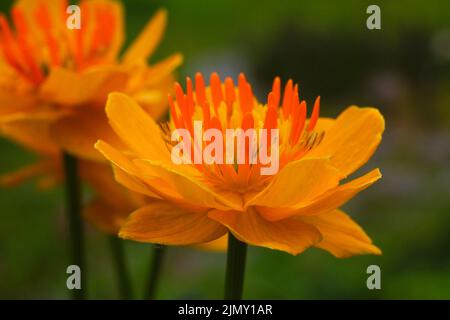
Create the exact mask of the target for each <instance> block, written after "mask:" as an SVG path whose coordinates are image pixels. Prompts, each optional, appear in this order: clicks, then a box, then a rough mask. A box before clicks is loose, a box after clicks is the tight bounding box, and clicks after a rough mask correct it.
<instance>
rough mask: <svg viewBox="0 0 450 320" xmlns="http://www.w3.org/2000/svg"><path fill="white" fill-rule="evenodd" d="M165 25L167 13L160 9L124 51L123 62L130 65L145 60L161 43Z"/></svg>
mask: <svg viewBox="0 0 450 320" xmlns="http://www.w3.org/2000/svg"><path fill="white" fill-rule="evenodd" d="M166 24H167V12H166V10H164V9H160V10H159V11H158V12H157V13H155V15H154V16H153V17H152V18H151V20H150V21H149V22H148V23H147V25H146V26H145V28H144V30H142V31H141V33H140V34H139V36H138V37H137V38H136V40H135V41H134V42H133V43H132V44H131V45H130V47H129V48H128V49H127V50H126V52H125V53H124V55H123V62H124V63H126V64H131V63H134V62H136V61H141V60H146V59H147V58H148V57H149V56H150V55H151V54H152V53H153V51H154V50H155V49H156V47H157V46H158V44H159V42H160V41H161V39H162V36H163V34H164V31H165V29H166Z"/></svg>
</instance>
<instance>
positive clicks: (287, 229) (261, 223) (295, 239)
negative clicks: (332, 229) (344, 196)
mask: <svg viewBox="0 0 450 320" xmlns="http://www.w3.org/2000/svg"><path fill="white" fill-rule="evenodd" d="M208 216H209V217H210V218H211V219H214V220H216V221H218V222H220V223H222V224H223V225H225V226H227V227H228V228H229V229H230V231H231V232H232V233H233V235H235V236H236V237H237V238H238V239H239V240H241V241H243V242H245V243H248V244H251V245H255V246H260V247H266V248H270V249H276V250H281V251H286V252H288V253H290V254H293V255H296V254H299V253H301V252H303V251H304V250H305V249H307V248H309V247H310V246H312V245H314V244H316V243H317V242H319V241H320V240H321V235H320V233H319V231H318V230H317V229H316V228H314V227H313V226H311V225H309V224H306V223H304V222H302V221H299V220H298V219H297V220H293V219H286V220H282V221H277V222H269V221H267V220H265V219H263V218H262V217H261V216H260V215H259V214H258V213H257V212H256V211H255V210H248V211H247V212H237V211H220V210H212V211H210V212H209V213H208Z"/></svg>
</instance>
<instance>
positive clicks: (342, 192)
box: [258, 169, 381, 221]
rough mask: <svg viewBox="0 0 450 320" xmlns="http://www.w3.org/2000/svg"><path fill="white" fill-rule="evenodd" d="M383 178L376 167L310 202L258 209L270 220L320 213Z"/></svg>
mask: <svg viewBox="0 0 450 320" xmlns="http://www.w3.org/2000/svg"><path fill="white" fill-rule="evenodd" d="M380 178H381V172H380V170H379V169H374V170H372V171H371V172H369V173H367V174H365V175H364V176H362V177H359V178H357V179H354V180H352V181H350V182H347V183H345V184H343V185H340V186H338V187H337V188H334V189H332V190H329V191H328V192H326V193H324V194H323V195H321V196H320V197H318V198H316V199H314V200H313V201H311V202H310V203H309V204H306V205H305V204H304V203H303V204H299V205H296V206H293V207H291V208H277V209H276V210H275V209H272V208H267V207H258V211H259V212H260V213H261V214H262V215H263V216H264V218H265V219H267V220H269V221H276V220H280V219H285V218H288V217H292V216H296V215H318V214H322V213H326V212H329V211H331V210H333V209H336V208H339V207H340V206H342V205H343V204H344V203H346V202H347V201H348V200H350V199H351V198H353V197H354V196H355V195H356V194H358V193H359V192H361V191H362V190H364V189H366V188H368V187H369V186H371V185H372V184H373V183H375V182H376V181H377V180H378V179H380Z"/></svg>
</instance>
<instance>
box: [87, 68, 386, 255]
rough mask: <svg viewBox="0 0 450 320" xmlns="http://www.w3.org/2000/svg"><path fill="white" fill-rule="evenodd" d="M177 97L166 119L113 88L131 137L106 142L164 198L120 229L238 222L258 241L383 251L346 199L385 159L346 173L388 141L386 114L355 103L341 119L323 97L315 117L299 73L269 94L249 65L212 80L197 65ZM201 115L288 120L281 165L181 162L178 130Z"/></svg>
mask: <svg viewBox="0 0 450 320" xmlns="http://www.w3.org/2000/svg"><path fill="white" fill-rule="evenodd" d="M175 97H176V99H175V101H173V99H172V98H169V103H170V106H171V108H170V111H171V119H170V121H169V122H168V123H167V124H165V125H164V126H162V127H160V126H158V125H157V124H156V123H155V121H154V120H153V119H152V118H151V117H149V116H148V115H147V114H146V112H145V111H144V110H143V109H142V108H141V107H140V106H139V104H138V103H136V102H135V101H134V100H133V99H132V98H130V97H128V96H127V95H124V94H120V93H113V94H111V95H110V96H109V99H108V102H107V105H106V113H107V116H108V118H109V121H110V124H111V126H112V128H113V129H114V131H115V132H116V134H117V135H118V136H119V137H120V138H121V139H122V141H123V142H124V144H125V147H124V146H123V145H122V144H118V145H116V144H113V143H108V142H106V141H103V140H99V141H98V142H97V144H96V148H97V149H98V150H100V151H101V152H102V153H103V155H104V156H105V157H106V158H107V159H108V160H109V161H110V162H111V163H112V164H113V168H114V173H115V177H116V180H117V181H118V182H119V183H121V184H122V185H123V186H125V187H127V188H129V189H130V190H133V191H134V192H138V193H141V194H143V195H146V196H148V197H151V198H154V199H155V201H153V202H152V203H150V204H148V205H146V206H142V207H141V208H140V209H138V210H136V211H134V212H133V213H132V214H131V215H130V217H129V218H128V220H127V222H126V223H125V225H124V226H123V227H122V229H121V231H120V233H119V236H121V237H123V238H127V239H133V240H136V241H142V242H153V243H160V244H168V245H190V244H198V243H204V242H208V241H212V240H215V239H218V238H220V237H222V236H223V235H225V234H226V233H227V232H228V231H229V232H231V233H232V234H233V235H234V236H235V237H237V238H238V239H239V240H241V241H243V242H246V243H248V244H251V245H256V246H262V247H268V248H271V249H277V250H282V251H286V252H289V253H291V254H298V253H300V252H302V251H304V250H305V249H307V248H308V247H311V246H315V247H319V248H322V249H324V250H327V251H329V252H331V253H332V254H333V255H335V256H337V257H346V256H351V255H354V254H365V253H369V254H380V253H381V251H380V250H379V249H378V248H377V247H376V246H374V245H373V244H372V242H371V240H370V238H369V237H368V236H367V235H366V234H365V233H364V231H363V230H362V229H361V228H360V227H359V226H358V225H357V224H356V223H355V222H354V221H353V220H352V219H351V218H350V217H349V216H347V215H346V214H345V213H344V212H343V211H341V210H340V209H339V207H341V206H342V205H343V204H344V203H345V202H347V201H348V200H350V199H351V198H352V197H353V196H355V195H356V194H357V193H358V192H360V191H362V190H364V189H366V188H367V187H369V186H370V185H371V184H372V183H374V182H375V181H377V180H378V179H379V178H380V177H381V174H380V171H379V170H378V169H375V170H373V171H370V172H369V173H367V174H365V175H363V176H362V177H359V178H357V179H354V180H352V181H349V182H344V183H343V182H342V180H343V179H344V178H346V177H347V176H349V175H350V174H351V173H352V172H354V171H355V170H356V169H358V168H359V167H361V166H362V165H363V164H364V163H366V162H367V160H368V159H369V158H370V156H371V155H372V154H373V152H374V151H375V149H376V147H377V146H378V144H379V143H380V141H381V134H382V132H383V130H384V119H383V117H382V115H381V114H380V113H379V112H378V110H377V109H374V108H359V107H356V106H351V107H349V108H347V109H346V110H345V111H344V112H343V113H341V114H340V115H339V116H338V117H337V118H336V119H329V118H320V117H319V108H320V100H319V98H318V99H316V101H315V103H314V107H313V109H312V112H311V117H310V118H309V119H307V106H306V102H305V101H301V100H300V99H299V95H298V89H297V85H294V84H293V82H292V80H289V81H288V83H287V85H286V88H285V90H284V93H283V94H282V92H281V90H280V79H279V78H276V79H275V81H274V84H273V89H272V91H271V92H270V93H269V95H268V99H267V103H266V104H260V103H258V101H257V100H256V99H255V98H254V96H253V93H252V88H251V86H250V84H249V83H248V82H247V81H246V79H245V77H244V75H242V74H241V75H240V76H239V79H238V85H237V87H236V86H235V85H234V84H233V80H232V79H231V78H227V79H225V81H224V82H223V83H222V82H221V80H220V78H219V76H218V75H217V74H215V73H213V74H212V75H211V79H210V86H209V87H208V88H206V87H205V83H204V80H203V77H202V75H200V74H197V75H196V79H195V88H194V86H193V84H192V81H191V80H190V79H187V86H186V93H184V92H183V90H182V88H181V86H180V85H179V84H175ZM281 101H282V103H281V106H280V102H281ZM194 121H201V122H202V124H203V130H206V129H210V128H215V129H218V130H219V131H221V132H224V131H225V130H226V129H230V128H231V129H233V128H234V129H236V128H242V129H245V130H246V129H250V128H254V129H256V130H258V131H260V130H261V129H279V159H280V163H279V165H280V170H279V172H278V173H276V174H275V175H261V171H260V169H261V167H262V164H261V163H256V164H249V163H243V164H237V163H232V164H217V163H213V164H206V163H201V164H198V163H197V164H195V163H194V164H186V163H184V164H174V163H173V162H172V160H171V151H172V148H173V144H172V142H171V132H173V131H174V130H175V129H179V128H184V129H187V130H188V131H189V132H191V133H192V132H193V130H194V129H193V126H194ZM203 143H204V142H203ZM205 146H206V144H205ZM196 147H198V146H194V147H193V148H196ZM245 151H246V152H247V154H248V152H249V150H248V149H247V150H245ZM258 152H261V150H259V151H258Z"/></svg>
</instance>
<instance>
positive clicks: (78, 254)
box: [63, 153, 86, 300]
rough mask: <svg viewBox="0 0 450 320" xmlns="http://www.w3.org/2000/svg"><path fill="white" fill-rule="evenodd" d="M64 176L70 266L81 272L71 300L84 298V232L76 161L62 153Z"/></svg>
mask: <svg viewBox="0 0 450 320" xmlns="http://www.w3.org/2000/svg"><path fill="white" fill-rule="evenodd" d="M63 162H64V175H65V184H66V201H67V202H66V206H67V207H66V210H67V215H68V219H69V234H70V246H71V258H70V264H71V265H77V266H78V267H79V268H80V270H81V279H80V280H81V289H73V290H72V299H76V300H80V299H85V298H86V281H85V279H86V266H85V254H84V231H83V222H82V220H81V188H80V180H79V176H78V166H77V159H76V158H74V157H73V156H71V155H69V154H67V153H63Z"/></svg>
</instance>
